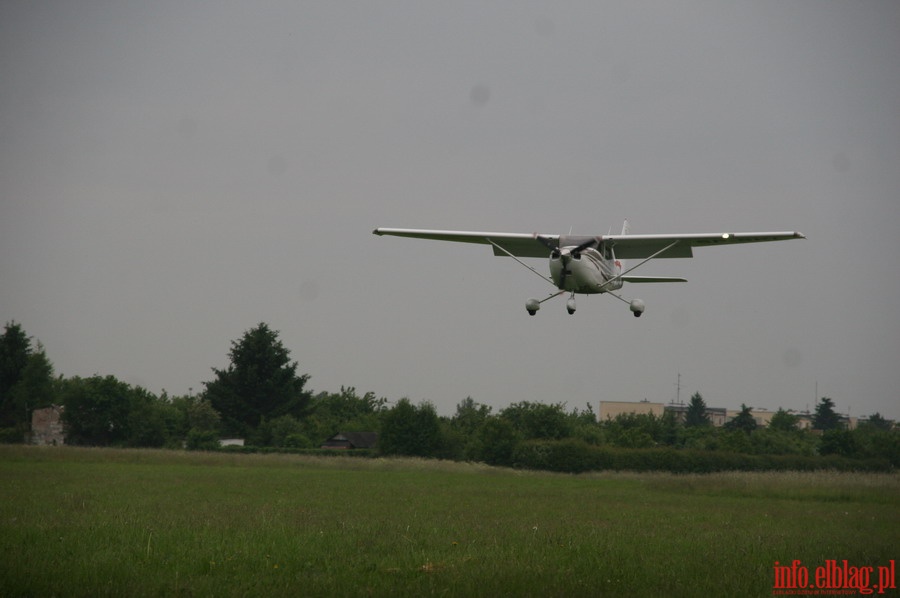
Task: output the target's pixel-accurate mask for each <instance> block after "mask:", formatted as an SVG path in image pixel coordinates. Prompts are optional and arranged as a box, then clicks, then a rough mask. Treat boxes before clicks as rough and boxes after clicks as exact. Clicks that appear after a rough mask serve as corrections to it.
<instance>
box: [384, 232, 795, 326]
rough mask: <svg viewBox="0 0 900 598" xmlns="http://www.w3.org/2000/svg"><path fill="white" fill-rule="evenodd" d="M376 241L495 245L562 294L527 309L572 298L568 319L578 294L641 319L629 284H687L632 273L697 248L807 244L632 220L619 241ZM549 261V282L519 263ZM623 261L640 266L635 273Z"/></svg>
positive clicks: (537, 236) (538, 237) (440, 236)
mask: <svg viewBox="0 0 900 598" xmlns="http://www.w3.org/2000/svg"><path fill="white" fill-rule="evenodd" d="M372 233H373V234H375V235H379V236H381V235H391V236H395V237H409V238H414V239H432V240H437V241H456V242H460V243H477V244H483V245H492V246H493V250H494V255H495V256H507V257H511V258H513V259H514V260H516V261H517V262H518V263H519V264H521V265H522V266H524V267H525V268H527V269H528V270H531V271H532V272H534V273H535V274H537V275H538V276H540V277H541V278H542V279H544V280H546V281H547V282H549V283H550V284H551V285H553V286H555V287H556V289H557V291H556V292H554V293H552V294H551V295H550V296H549V297H546V298H545V299H541V300H538V299H528V301H526V302H525V309H526V310H527V311H528V313H529V315H532V316H533V315H535V314H536V313H537V312H538V310H539V309H540V308H541V304H543V303H544V302H545V301H549V300H550V299H553V298H554V297H558V296H559V295H563V294H565V293H570V294H571V295H570V297H569V300H568V301H567V302H566V310H567V311H568V312H569V314H574V313H575V307H576V305H575V295H576V294H585V295H589V294H596V293H607V294H609V295H611V296H613V297H615V298H616V299H619V300H620V301H623V302H625V303H627V304H628V306H629V309H630V310H631V312H632V313H633V314H634V317H636V318H638V317H640V316H641V314H643V313H644V310H645V309H646V305H645V304H644V302H643V301H642V300H640V299H631V300H628V299H625V298H624V297H622V296H621V295H619V294H618V293H616V291H618V290H619V289H621V288H622V286H623V285H624V283H626V282H630V283H664V282H687V279H685V278H677V277H666V276H632V275H631V272H632V271H634V270H635V269H637V268H639V267H640V266H643V265H644V264H646V263H647V262H649V261H650V260H653V259H658V258H689V257H693V248H694V247H711V246H715V245H733V244H736V243H762V242H767V241H784V240H788V239H805V238H806V236H805V235H804V234H803V233H799V232H797V231H785V232H760V233H711V234H697V233H689V234H654V235H632V234H629V224H628V220H625V223H624V225H623V226H622V234H620V235H602V236H583V235H572V234H568V235H547V234H542V233H494V232H473V231H457V230H424V229H410V228H376V229H375V230H373V231H372ZM532 257H543V258H547V257H549V258H550V276H549V277H547V276H544V275H543V274H541V273H540V272H538V271H537V270H536V269H535V268H533V267H531V266H529V265H528V264H526V263H525V262H523V261H522V260H521V259H519V258H532ZM624 259H639V260H641V261H640V262H638V263H637V264H636V265H634V266H631V267H630V268H626V267H625V262H624V261H623V260H624Z"/></svg>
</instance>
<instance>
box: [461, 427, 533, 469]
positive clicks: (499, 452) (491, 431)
mask: <svg viewBox="0 0 900 598" xmlns="http://www.w3.org/2000/svg"><path fill="white" fill-rule="evenodd" d="M521 441H522V437H521V435H520V434H519V432H517V431H516V429H515V427H514V426H513V424H512V423H510V421H509V420H507V419H505V418H502V417H489V418H488V419H487V421H485V422H484V425H483V426H481V428H480V429H479V430H478V434H477V436H476V442H475V444H474V446H473V447H472V449H471V450H472V457H473V458H474V459H475V460H476V461H482V462H484V463H487V464H488V465H512V460H513V454H514V453H515V451H516V447H518V446H519V443H520V442H521Z"/></svg>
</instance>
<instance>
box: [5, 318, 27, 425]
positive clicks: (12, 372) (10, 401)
mask: <svg viewBox="0 0 900 598" xmlns="http://www.w3.org/2000/svg"><path fill="white" fill-rule="evenodd" d="M30 355H31V340H30V339H29V338H28V336H26V334H25V331H24V330H22V326H21V325H19V324H17V323H16V322H15V321H13V322H7V323H6V327H5V328H4V331H3V334H2V335H0V428H7V427H12V426H15V425H16V424H20V423H22V422H24V420H25V413H24V411H20V409H18V408H17V405H16V401H15V398H14V397H13V392H12V390H13V387H14V386H15V385H16V384H17V383H18V382H19V380H21V378H22V374H23V373H24V371H25V367H26V366H27V365H28V357H29V356H30Z"/></svg>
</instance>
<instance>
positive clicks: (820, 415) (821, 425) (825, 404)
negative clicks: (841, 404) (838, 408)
mask: <svg viewBox="0 0 900 598" xmlns="http://www.w3.org/2000/svg"><path fill="white" fill-rule="evenodd" d="M841 427H842V426H841V417H840V416H839V415H838V414H837V413H836V412H835V411H834V401H832V400H831V399H829V398H828V397H822V400H821V401H819V404H818V405H816V413H815V415H813V428H815V429H816V430H836V429H839V428H841Z"/></svg>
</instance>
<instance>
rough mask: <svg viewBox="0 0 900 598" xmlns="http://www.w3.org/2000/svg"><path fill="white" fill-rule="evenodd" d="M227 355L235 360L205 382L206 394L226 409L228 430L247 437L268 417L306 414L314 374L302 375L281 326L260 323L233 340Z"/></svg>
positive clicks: (225, 427)
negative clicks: (308, 386)
mask: <svg viewBox="0 0 900 598" xmlns="http://www.w3.org/2000/svg"><path fill="white" fill-rule="evenodd" d="M228 355H229V358H230V360H231V364H230V365H229V366H228V367H227V368H226V369H224V370H217V369H215V368H213V372H214V373H215V375H216V378H215V380H212V381H210V382H205V383H204V384H205V385H206V392H205V394H204V398H205V399H206V400H208V401H209V402H210V404H211V405H212V406H213V408H214V409H215V410H216V411H218V412H219V414H221V416H222V427H223V433H225V434H229V435H236V436H244V437H246V436H249V435H251V434H252V432H253V431H255V430H256V428H258V427H259V425H260V423H261V422H262V421H263V419H274V418H276V417H280V416H283V415H292V416H294V417H296V418H298V419H300V418H302V417H304V416H305V415H306V413H307V408H308V405H309V402H310V398H311V393H309V392H308V391H306V390H304V386H305V385H306V382H307V380H308V379H309V376H308V375H303V376H298V375H297V362H293V363H292V362H291V360H290V352H289V351H288V350H287V349H286V348H285V347H284V345H282V344H281V341H280V340H278V332H277V331H274V330H271V329H270V328H269V327H268V325H266V324H265V323H260V324H259V325H258V326H257V327H256V328H252V329H250V330H248V331H247V332H245V333H244V336H243V337H242V338H241V340H239V341H232V344H231V351H230V352H229V354H228Z"/></svg>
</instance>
